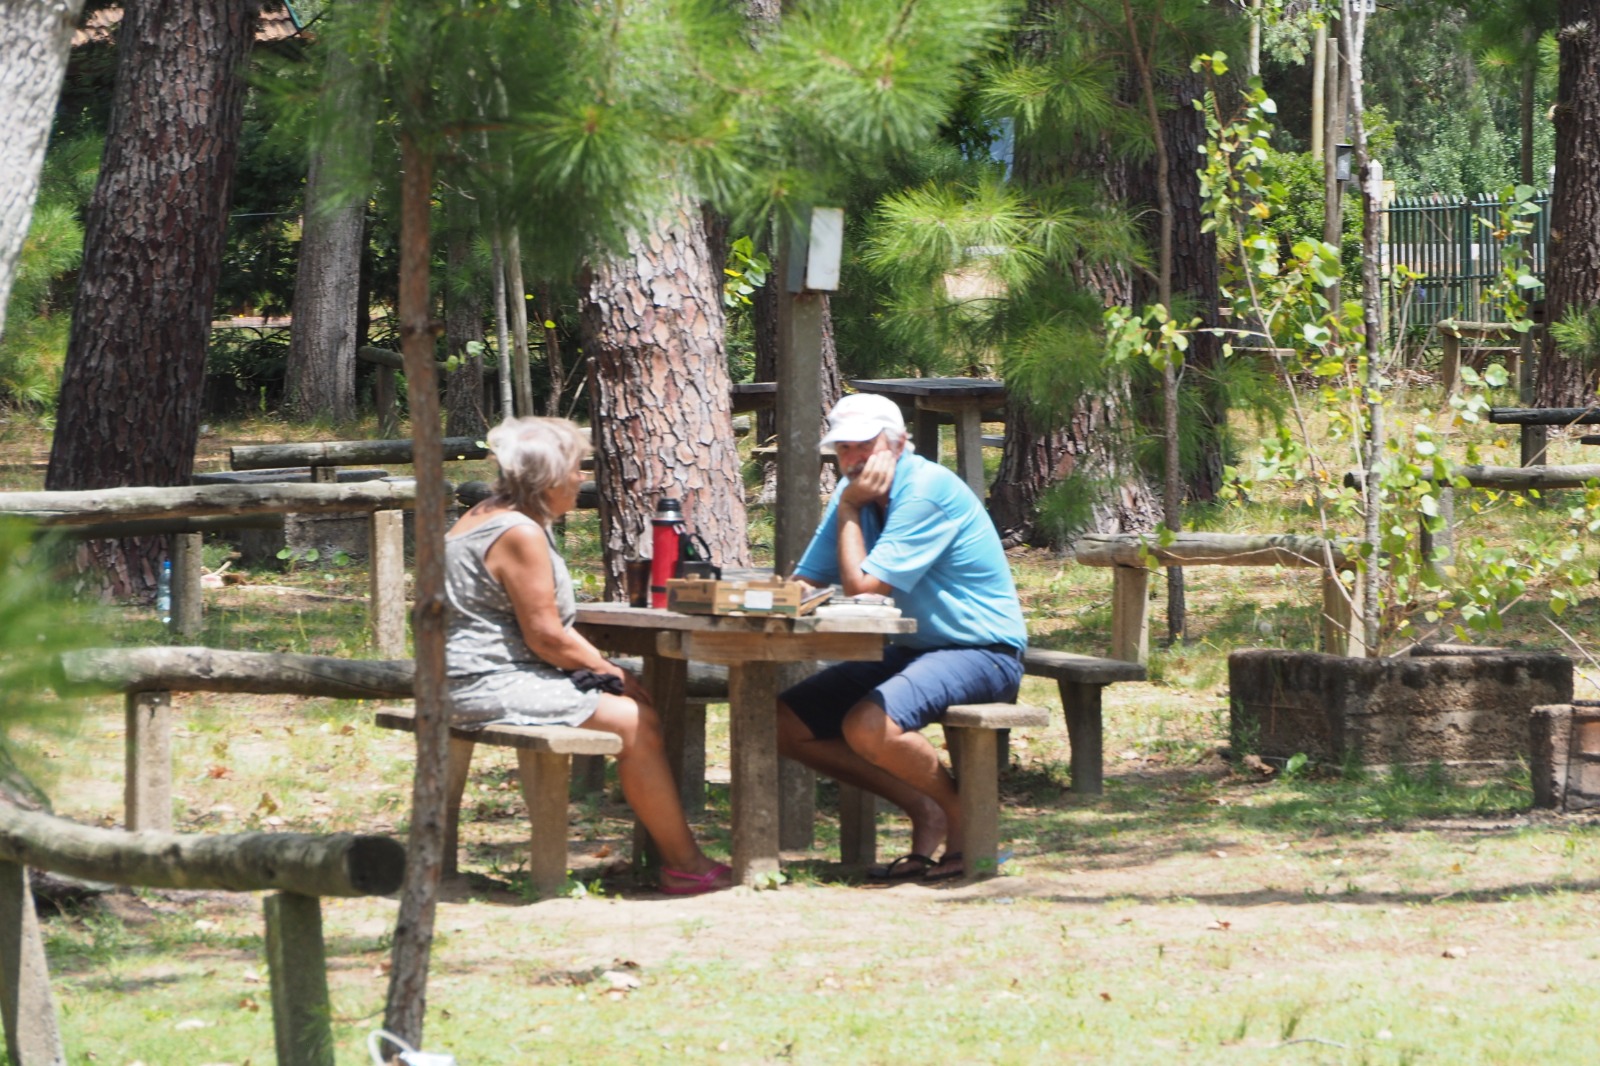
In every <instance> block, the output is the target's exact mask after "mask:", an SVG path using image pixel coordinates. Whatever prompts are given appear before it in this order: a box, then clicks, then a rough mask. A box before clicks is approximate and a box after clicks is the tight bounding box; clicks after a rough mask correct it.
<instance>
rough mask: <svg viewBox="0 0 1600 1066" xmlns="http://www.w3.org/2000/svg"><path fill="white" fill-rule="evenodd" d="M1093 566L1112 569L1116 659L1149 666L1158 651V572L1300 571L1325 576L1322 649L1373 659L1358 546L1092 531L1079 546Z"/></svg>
mask: <svg viewBox="0 0 1600 1066" xmlns="http://www.w3.org/2000/svg"><path fill="white" fill-rule="evenodd" d="M1073 553H1074V555H1075V556H1076V558H1077V561H1078V562H1080V563H1082V564H1084V565H1085V566H1109V567H1111V568H1112V571H1111V572H1112V579H1111V657H1112V658H1113V659H1121V660H1123V661H1125V662H1134V663H1143V662H1144V661H1145V660H1146V659H1147V658H1148V657H1149V654H1150V568H1151V567H1157V566H1184V567H1189V566H1292V567H1308V568H1312V569H1318V570H1321V571H1322V646H1323V648H1324V649H1325V650H1327V651H1329V652H1330V653H1332V654H1335V655H1352V656H1360V655H1364V654H1366V652H1365V649H1364V647H1363V646H1362V644H1361V634H1360V628H1359V626H1357V625H1355V624H1354V621H1355V619H1357V618H1358V617H1359V610H1358V603H1357V596H1358V593H1357V589H1358V586H1357V584H1356V583H1355V582H1354V581H1353V580H1350V579H1347V578H1345V577H1343V576H1341V575H1345V574H1350V573H1352V572H1353V571H1354V569H1355V561H1354V560H1355V558H1356V545H1355V542H1353V541H1351V540H1347V539H1335V540H1325V539H1323V538H1322V537H1306V536H1295V535H1290V534H1267V535H1249V534H1238V533H1179V534H1177V535H1176V537H1175V539H1174V540H1173V541H1172V542H1171V543H1169V544H1161V543H1160V541H1159V539H1158V538H1157V537H1156V536H1155V535H1153V534H1151V535H1140V534H1137V533H1091V534H1088V535H1086V536H1083V537H1081V538H1079V539H1078V541H1077V543H1076V544H1074V545H1073Z"/></svg>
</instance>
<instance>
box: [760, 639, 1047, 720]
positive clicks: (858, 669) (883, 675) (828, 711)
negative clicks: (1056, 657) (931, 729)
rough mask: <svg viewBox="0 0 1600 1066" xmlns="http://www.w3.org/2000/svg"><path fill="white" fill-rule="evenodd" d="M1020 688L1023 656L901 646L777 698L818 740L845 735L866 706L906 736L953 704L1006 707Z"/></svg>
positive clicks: (996, 650)
mask: <svg viewBox="0 0 1600 1066" xmlns="http://www.w3.org/2000/svg"><path fill="white" fill-rule="evenodd" d="M1021 684H1022V653H1021V652H1020V651H1018V650H1017V649H1015V648H1010V647H1007V646H1005V645H992V646H990V647H987V648H931V649H923V648H902V647H899V646H898V645H893V644H891V645H890V646H889V647H887V648H885V649H884V655H883V661H881V662H848V663H837V664H835V665H833V666H830V667H828V668H827V669H826V670H823V671H821V672H819V673H816V674H813V675H812V676H811V677H808V678H806V679H805V680H804V681H802V682H800V683H799V684H798V685H795V686H794V687H792V688H789V689H786V690H785V691H784V692H783V693H781V694H780V695H779V697H778V698H779V699H781V700H782V701H783V702H784V703H786V704H788V706H789V709H790V710H792V711H794V713H795V715H796V717H798V718H799V719H800V721H802V722H804V723H805V724H806V728H807V729H809V730H811V735H812V736H813V737H815V738H816V739H818V740H835V739H838V738H839V737H841V736H843V735H844V734H843V732H842V729H841V727H842V725H843V723H844V716H845V715H846V714H848V713H849V711H850V708H852V707H854V706H855V705H856V704H858V703H860V702H861V701H862V700H868V701H870V702H872V703H876V704H877V705H878V706H879V707H882V708H883V709H884V712H885V713H886V714H888V716H889V718H890V720H891V721H893V722H894V723H895V725H898V726H899V727H900V728H901V729H904V730H906V731H907V732H913V731H915V730H918V729H921V728H923V727H924V726H926V725H928V724H929V723H932V722H937V721H938V720H939V719H941V718H943V717H944V712H945V709H946V708H948V707H950V706H951V705H953V704H957V703H1010V702H1011V701H1013V700H1015V699H1016V698H1017V689H1018V687H1019V686H1020V685H1021Z"/></svg>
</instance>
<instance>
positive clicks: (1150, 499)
mask: <svg viewBox="0 0 1600 1066" xmlns="http://www.w3.org/2000/svg"><path fill="white" fill-rule="evenodd" d="M1046 6H1050V5H1046ZM1041 44H1042V41H1041V40H1040V39H1038V38H1037V37H1035V35H1033V34H1031V33H1025V34H1023V35H1022V36H1021V37H1019V39H1018V49H1019V50H1021V51H1027V50H1031V49H1034V48H1037V47H1039V46H1040V45H1041ZM1012 173H1013V175H1014V177H1015V180H1016V181H1017V182H1018V183H1019V184H1021V185H1023V186H1027V185H1029V184H1035V183H1036V184H1048V183H1050V182H1052V181H1058V180H1062V179H1064V178H1069V177H1077V176H1080V175H1083V176H1088V175H1092V176H1093V178H1094V180H1095V181H1096V184H1097V185H1098V186H1099V188H1100V190H1101V192H1102V194H1103V195H1104V196H1105V197H1106V199H1107V200H1108V201H1109V202H1111V203H1122V202H1126V200H1127V199H1128V196H1129V195H1130V190H1131V188H1132V185H1133V181H1132V177H1131V174H1130V172H1129V169H1128V167H1127V166H1126V165H1125V164H1123V163H1122V162H1121V161H1119V160H1117V159H1116V158H1115V157H1113V156H1111V155H1110V154H1109V153H1108V152H1107V151H1105V148H1104V146H1103V145H1094V144H1084V145H1080V146H1079V147H1078V148H1077V149H1075V150H1074V152H1073V153H1072V154H1070V155H1059V154H1054V153H1045V152H1041V151H1040V150H1038V149H1037V148H1035V147H1034V146H1033V145H1032V144H1030V143H1028V141H1027V140H1025V139H1023V138H1018V141H1017V147H1016V154H1015V158H1014V161H1013V165H1012ZM1076 273H1077V281H1078V282H1079V283H1080V284H1082V285H1083V286H1084V287H1086V288H1088V289H1090V290H1091V291H1093V292H1095V293H1096V294H1098V295H1099V297H1100V299H1101V301H1102V302H1103V303H1104V305H1105V306H1107V307H1112V306H1118V305H1122V306H1128V305H1131V304H1132V303H1133V295H1134V294H1133V282H1132V279H1131V277H1130V276H1129V275H1128V273H1127V271H1125V270H1087V269H1086V270H1080V271H1077V272H1076ZM1034 407H1035V405H1034V404H1032V403H1030V401H1029V399H1028V398H1027V397H1022V396H1017V395H1013V396H1011V397H1010V398H1009V399H1008V400H1007V413H1006V443H1005V451H1004V453H1003V454H1002V456H1001V459H1000V473H999V476H998V477H997V478H996V479H995V482H994V484H993V485H991V486H990V488H989V515H990V517H991V518H993V519H994V523H995V527H996V528H997V529H999V531H1000V535H1001V539H1002V540H1003V541H1004V542H1005V544H1006V545H1007V546H1008V547H1010V546H1013V545H1016V544H1036V545H1041V546H1043V545H1052V546H1059V543H1058V541H1059V538H1058V536H1057V531H1053V530H1046V529H1045V528H1044V527H1042V526H1041V525H1040V524H1039V521H1038V507H1039V501H1040V500H1041V499H1042V498H1043V497H1044V495H1045V493H1046V492H1048V491H1049V490H1050V488H1051V487H1052V486H1053V485H1055V484H1056V482H1058V481H1061V480H1062V479H1064V478H1067V477H1069V476H1071V477H1075V478H1078V479H1081V480H1082V482H1083V484H1084V485H1085V486H1086V487H1087V489H1088V491H1089V493H1090V495H1091V497H1092V498H1091V499H1090V501H1089V508H1088V512H1089V513H1088V516H1087V518H1086V519H1085V522H1086V525H1085V526H1084V528H1083V529H1081V530H1073V531H1070V532H1071V533H1080V532H1081V533H1133V532H1144V531H1146V530H1150V529H1153V528H1155V526H1156V524H1157V523H1158V522H1160V520H1161V506H1160V500H1159V499H1158V498H1157V496H1156V494H1155V492H1154V490H1153V488H1152V486H1151V485H1150V483H1149V481H1148V480H1147V479H1146V477H1145V475H1144V473H1143V471H1141V470H1140V469H1139V467H1138V464H1137V463H1136V462H1135V461H1134V459H1133V458H1132V456H1133V448H1132V442H1133V441H1134V439H1135V438H1136V437H1137V436H1138V434H1139V420H1138V409H1137V407H1136V405H1135V404H1134V402H1133V395H1132V388H1131V383H1130V380H1129V378H1128V375H1127V374H1125V373H1122V372H1120V371H1115V370H1108V371H1107V376H1106V380H1105V382H1104V384H1103V385H1102V387H1101V388H1100V389H1099V390H1098V391H1097V392H1094V393H1086V394H1085V395H1084V396H1082V397H1081V398H1080V399H1079V401H1078V403H1077V405H1076V406H1075V408H1074V409H1073V410H1072V411H1071V412H1070V413H1069V414H1067V415H1066V416H1065V417H1064V418H1062V419H1060V420H1059V421H1056V422H1053V423H1041V422H1040V420H1039V419H1038V417H1037V416H1036V415H1035V414H1034Z"/></svg>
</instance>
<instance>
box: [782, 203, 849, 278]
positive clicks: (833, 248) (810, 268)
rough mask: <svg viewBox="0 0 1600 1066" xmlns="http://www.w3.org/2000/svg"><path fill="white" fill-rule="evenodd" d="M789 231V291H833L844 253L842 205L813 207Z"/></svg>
mask: <svg viewBox="0 0 1600 1066" xmlns="http://www.w3.org/2000/svg"><path fill="white" fill-rule="evenodd" d="M790 232H791V234H792V236H791V238H790V242H789V248H790V251H789V267H788V272H787V281H788V289H789V291H790V292H795V293H799V292H835V291H837V290H838V288H839V264H840V261H841V260H842V259H843V256H844V208H842V207H813V208H812V209H811V213H810V216H809V217H807V216H804V215H802V216H801V218H800V219H799V220H798V221H797V222H796V223H795V226H794V228H793V229H792V230H791V231H790Z"/></svg>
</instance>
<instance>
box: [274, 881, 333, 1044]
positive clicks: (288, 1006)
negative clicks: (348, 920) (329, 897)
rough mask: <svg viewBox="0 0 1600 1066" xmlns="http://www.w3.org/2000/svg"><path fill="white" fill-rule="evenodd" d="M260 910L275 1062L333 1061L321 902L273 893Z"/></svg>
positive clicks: (315, 898)
mask: <svg viewBox="0 0 1600 1066" xmlns="http://www.w3.org/2000/svg"><path fill="white" fill-rule="evenodd" d="M262 910H263V912H265V915H266V919H267V973H268V975H269V977H270V979H271V981H272V1035H273V1041H274V1043H275V1044H276V1045H277V1051H278V1063H279V1066H334V1059H333V1012H332V1009H331V1008H330V1006H329V1003H328V960H327V954H326V950H325V948H324V946H323V942H322V901H321V900H319V899H317V897H315V896H302V895H299V894H297V893H294V892H274V893H273V894H272V895H270V896H268V897H266V899H264V900H263V901H262Z"/></svg>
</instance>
